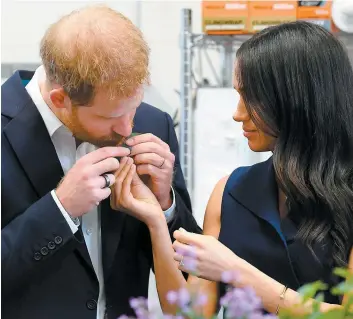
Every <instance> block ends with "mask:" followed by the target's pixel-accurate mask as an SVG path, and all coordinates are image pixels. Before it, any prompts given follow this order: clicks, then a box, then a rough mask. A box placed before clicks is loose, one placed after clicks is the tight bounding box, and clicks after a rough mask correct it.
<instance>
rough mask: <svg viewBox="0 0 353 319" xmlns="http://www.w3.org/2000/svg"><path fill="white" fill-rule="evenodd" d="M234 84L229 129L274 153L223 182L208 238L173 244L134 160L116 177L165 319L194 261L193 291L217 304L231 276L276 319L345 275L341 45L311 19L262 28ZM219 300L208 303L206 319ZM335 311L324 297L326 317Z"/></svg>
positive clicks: (347, 107) (351, 154) (351, 110)
mask: <svg viewBox="0 0 353 319" xmlns="http://www.w3.org/2000/svg"><path fill="white" fill-rule="evenodd" d="M234 87H235V89H236V90H237V91H238V92H239V94H240V102H239V104H238V107H237V109H236V112H235V114H234V120H235V121H237V122H241V123H243V130H244V135H245V137H246V138H247V139H248V145H249V147H250V149H251V150H253V151H255V152H265V151H272V152H273V156H272V157H271V158H270V159H269V160H268V161H266V162H263V163H259V164H256V165H253V166H251V167H242V168H238V169H236V170H235V171H234V172H233V173H232V174H230V176H227V177H225V178H223V179H221V180H220V181H219V183H218V184H217V185H216V187H215V189H214V191H213V193H212V195H211V197H210V200H209V202H208V205H207V209H206V214H205V221H204V235H207V236H202V235H196V234H189V233H186V232H180V231H177V232H175V234H174V237H175V239H176V241H175V242H174V244H173V246H174V247H173V246H172V243H171V242H170V239H168V238H169V236H168V229H167V227H166V222H165V220H164V217H163V214H162V210H161V209H160V207H159V206H158V204H157V201H156V200H155V199H154V198H153V195H151V192H149V190H148V189H147V188H146V187H145V186H144V184H142V182H141V181H140V180H139V178H138V177H137V175H136V174H135V166H134V164H133V161H132V159H124V160H123V161H122V162H121V166H120V168H119V171H118V172H117V176H118V178H117V184H116V187H115V192H114V196H116V197H117V198H118V200H119V201H120V204H119V205H120V208H124V209H125V210H126V211H128V213H129V214H132V215H134V216H135V217H137V218H139V219H140V220H142V221H143V222H145V223H146V224H147V226H148V228H149V230H150V234H151V240H152V245H153V257H154V266H155V274H156V280H157V289H158V291H159V296H160V301H161V305H162V308H163V310H164V311H165V312H173V311H174V309H173V308H172V306H170V305H168V302H167V301H166V299H165V296H166V294H167V292H168V291H169V290H175V289H178V288H180V287H181V286H183V285H185V284H186V283H185V280H184V278H183V276H182V274H181V272H180V271H179V269H181V270H186V269H185V264H187V262H188V258H191V257H188V256H191V255H192V254H194V257H195V256H196V259H197V264H196V274H197V277H195V276H190V277H189V279H188V283H191V282H192V283H195V282H198V284H199V285H201V287H202V289H203V290H204V291H205V292H207V293H208V294H209V295H211V296H216V295H217V288H218V285H219V288H220V292H221V294H223V293H224V291H225V287H224V285H223V284H218V282H220V280H221V276H222V273H223V272H224V271H228V270H235V271H236V272H237V273H238V274H239V278H240V279H239V280H238V281H236V282H235V281H234V282H232V283H233V284H234V285H235V286H248V285H250V286H252V287H253V288H254V289H255V291H256V293H257V295H258V296H259V297H261V299H262V301H263V304H264V307H265V309H266V310H267V311H268V312H272V313H276V312H277V311H278V309H280V308H287V307H291V306H293V305H295V304H297V303H298V301H299V296H298V294H297V293H296V291H295V290H297V289H298V288H299V287H300V286H302V285H303V284H306V283H309V282H313V281H316V280H323V281H325V282H326V283H328V284H329V285H330V286H332V285H335V284H336V283H337V282H338V280H339V279H338V278H336V277H335V276H334V275H333V274H332V271H333V269H334V268H335V267H337V266H347V265H348V260H349V255H350V254H351V255H352V252H351V251H352V247H353V186H352V185H353V72H352V68H351V65H350V62H349V59H348V57H347V54H346V52H345V50H344V49H343V47H342V45H341V44H340V43H339V42H338V41H337V39H336V38H335V37H334V36H333V35H331V34H330V33H329V32H327V31H325V30H324V29H323V28H321V27H319V26H316V25H313V24H310V23H306V22H295V23H288V24H283V25H280V26H276V27H271V28H268V29H266V30H264V31H262V32H260V33H258V34H256V35H254V36H253V37H252V38H251V39H250V40H248V41H246V42H245V43H244V44H243V45H242V46H241V47H240V49H239V50H238V51H237V58H236V63H235V77H234ZM217 238H218V239H219V241H218V240H217ZM174 250H175V251H174ZM179 251H184V254H186V257H184V258H183V257H182V256H181V255H180V254H179V253H178V252H179ZM173 258H174V259H175V260H176V261H178V262H179V264H177V265H175V263H174V262H173ZM351 264H352V263H351ZM178 268H179V269H178ZM201 278H205V279H208V280H205V279H201ZM216 301H217V300H216V298H213V299H211V300H209V302H208V304H207V305H206V307H205V308H204V309H203V310H204V314H205V315H207V316H211V315H212V314H213V313H214V311H215V309H216V304H217V302H216ZM339 304H340V300H338V298H336V297H335V296H333V295H331V294H330V293H329V292H326V294H325V302H322V303H321V308H322V310H324V311H325V310H328V309H331V308H332V307H339ZM300 311H303V312H304V311H305V308H301V310H300Z"/></svg>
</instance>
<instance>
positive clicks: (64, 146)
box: [26, 66, 175, 319]
mask: <svg viewBox="0 0 353 319" xmlns="http://www.w3.org/2000/svg"><path fill="white" fill-rule="evenodd" d="M44 80H45V71H44V68H43V66H40V67H39V68H38V69H37V70H36V72H35V74H34V76H33V78H32V79H31V81H30V82H29V83H28V84H27V86H26V90H27V92H28V94H29V95H30V97H31V98H32V100H33V102H34V104H35V105H36V107H37V109H38V111H39V113H40V115H41V116H42V118H43V121H44V124H45V126H46V128H47V130H48V133H49V135H50V137H51V140H52V142H53V145H54V147H55V150H56V153H57V155H58V158H59V161H60V164H61V167H62V169H63V172H64V174H65V175H66V173H67V172H68V171H69V170H70V169H71V167H72V166H73V165H74V164H75V163H76V161H77V160H79V159H80V158H81V157H82V156H84V155H86V154H88V153H90V152H92V151H94V150H96V147H95V146H94V145H92V144H90V143H87V142H83V143H81V144H80V145H79V146H78V147H77V148H76V141H75V138H74V137H73V136H72V133H71V132H70V131H69V129H68V128H67V127H66V126H65V125H64V124H63V123H62V122H61V121H60V120H59V119H58V118H57V117H56V115H55V114H54V113H53V112H52V110H51V109H50V108H49V106H48V105H47V104H46V103H45V101H44V99H43V97H42V94H41V92H40V88H39V83H40V82H41V81H44ZM172 192H173V203H172V206H171V207H170V208H169V209H168V210H167V211H165V212H164V213H165V216H166V219H167V222H169V221H171V220H172V219H173V216H174V210H175V194H174V190H173V189H172ZM51 194H52V196H53V199H54V201H55V202H56V204H57V205H58V207H59V209H60V211H61V212H62V214H63V216H64V217H65V219H66V221H67V223H68V224H69V226H70V228H71V230H72V232H73V233H75V232H76V231H77V230H78V226H79V225H80V222H79V220H78V219H75V220H73V219H72V218H71V217H70V215H69V214H68V213H67V212H66V211H65V209H64V207H63V206H62V205H61V203H60V201H59V199H58V197H57V196H56V193H55V190H52V192H51ZM81 223H82V225H81V227H82V232H83V235H84V238H85V242H86V246H87V250H88V252H89V255H90V257H91V261H92V265H93V267H94V270H95V272H96V275H97V279H98V282H99V298H98V301H97V319H103V318H104V313H105V292H104V278H103V266H102V244H101V225H100V216H99V214H98V209H97V207H95V208H94V209H92V210H91V211H89V212H87V213H86V214H84V215H83V216H82V220H81Z"/></svg>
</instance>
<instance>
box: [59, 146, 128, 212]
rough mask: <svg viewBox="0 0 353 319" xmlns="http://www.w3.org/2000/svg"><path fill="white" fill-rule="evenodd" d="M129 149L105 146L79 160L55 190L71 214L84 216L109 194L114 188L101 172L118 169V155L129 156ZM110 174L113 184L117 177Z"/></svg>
mask: <svg viewBox="0 0 353 319" xmlns="http://www.w3.org/2000/svg"><path fill="white" fill-rule="evenodd" d="M129 152H130V151H129V149H128V148H123V147H103V148H100V149H98V150H96V151H93V152H91V153H89V154H87V155H85V156H83V157H82V158H81V159H80V160H78V161H77V163H76V164H75V165H74V166H73V167H72V168H71V169H70V170H69V172H68V173H67V175H66V176H65V178H64V179H63V180H62V182H61V183H60V185H59V186H58V188H57V189H56V191H55V193H56V196H57V197H58V199H59V201H60V202H61V204H62V205H63V207H64V208H65V210H66V211H67V212H68V214H69V215H70V216H72V217H79V216H82V215H83V214H85V213H87V212H89V211H90V210H91V209H92V208H93V207H95V206H97V205H98V204H99V202H100V201H102V200H103V199H105V198H107V197H109V195H110V194H111V190H110V188H109V187H105V185H106V180H105V178H104V177H103V176H101V175H102V174H106V173H109V172H115V171H116V170H117V169H118V168H119V161H118V160H117V159H116V158H115V157H120V156H126V155H129ZM107 175H108V178H109V181H110V185H109V186H111V185H112V184H114V182H115V176H114V175H113V174H107Z"/></svg>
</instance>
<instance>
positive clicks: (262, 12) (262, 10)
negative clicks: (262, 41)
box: [249, 0, 298, 33]
mask: <svg viewBox="0 0 353 319" xmlns="http://www.w3.org/2000/svg"><path fill="white" fill-rule="evenodd" d="M297 6H298V1H297V0H288V1H284V0H277V1H250V2H249V17H250V18H249V24H250V25H249V30H250V32H251V33H255V32H258V31H261V30H263V29H265V28H267V27H269V26H273V25H278V24H281V23H286V22H292V21H296V19H297Z"/></svg>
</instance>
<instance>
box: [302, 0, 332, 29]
mask: <svg viewBox="0 0 353 319" xmlns="http://www.w3.org/2000/svg"><path fill="white" fill-rule="evenodd" d="M331 9H332V0H323V1H307V0H306V1H298V8H297V19H298V20H304V21H309V22H312V23H315V24H318V25H321V26H322V27H324V28H325V29H327V30H329V31H331V32H332V31H335V30H336V28H335V26H334V25H333V23H332V19H331Z"/></svg>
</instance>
